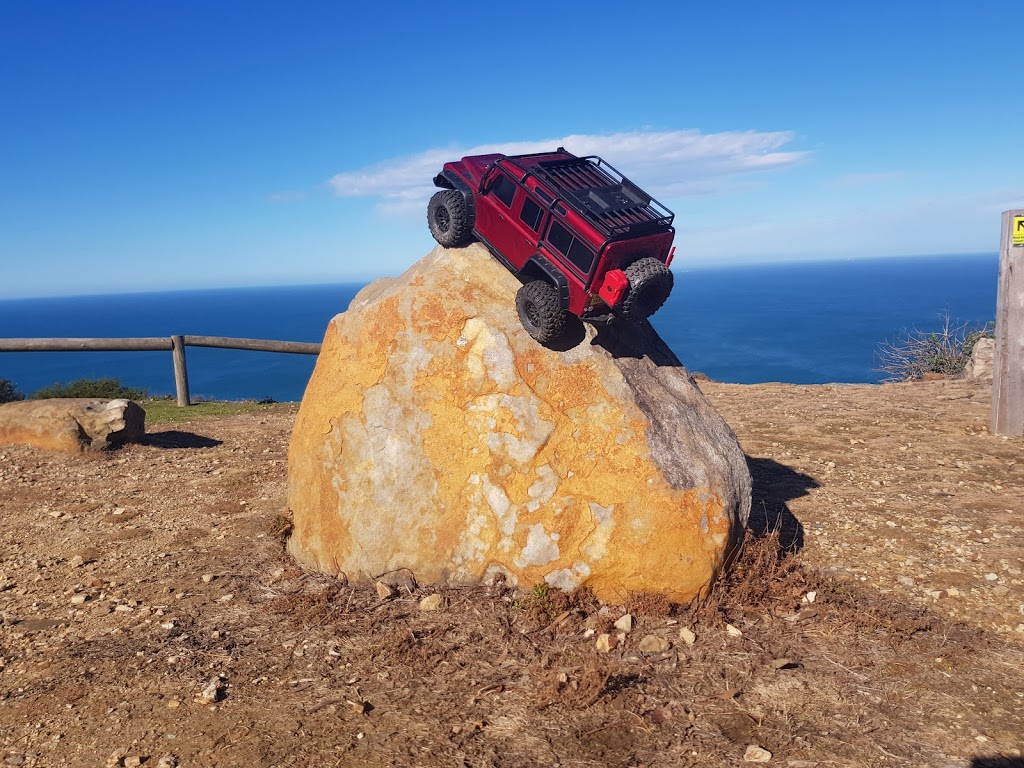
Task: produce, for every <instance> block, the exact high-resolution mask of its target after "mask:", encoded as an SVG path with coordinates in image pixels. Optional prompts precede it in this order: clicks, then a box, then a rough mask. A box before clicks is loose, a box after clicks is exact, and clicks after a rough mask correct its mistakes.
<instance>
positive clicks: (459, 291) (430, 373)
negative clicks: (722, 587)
mask: <svg viewBox="0 0 1024 768" xmlns="http://www.w3.org/2000/svg"><path fill="white" fill-rule="evenodd" d="M518 287H519V282H518V281H517V280H516V279H515V277H514V276H513V275H511V274H510V273H509V272H508V271H507V270H505V269H504V267H502V266H500V265H499V264H498V263H497V262H495V261H494V259H493V258H492V257H491V256H490V255H489V254H488V253H487V251H485V250H484V249H483V248H482V247H481V246H478V245H474V246H470V247H469V248H465V249H459V250H447V251H446V250H444V249H441V248H438V249H435V250H434V251H433V252H432V253H430V254H429V255H428V256H426V257H425V258H424V259H422V260H421V261H420V262H418V263H417V264H416V265H415V266H413V267H412V268H411V269H410V270H409V271H408V272H406V273H405V274H404V275H402V276H401V277H399V278H392V279H385V280H379V281H377V282H375V283H373V284H372V285H370V286H368V287H366V288H365V289H363V291H361V292H360V293H359V295H358V296H356V298H355V299H354V300H353V301H352V304H351V305H350V307H349V309H348V311H347V312H344V313H343V314H340V315H338V316H337V317H335V318H334V319H333V320H332V321H331V323H330V325H329V326H328V328H327V333H326V336H325V338H324V344H323V348H322V351H321V353H320V356H319V359H318V360H317V364H316V369H315V370H314V372H313V376H312V378H311V380H310V382H309V385H308V387H307V389H306V393H305V396H304V397H303V400H302V405H301V408H300V410H299V414H298V416H297V419H296V423H295V427H294V431H293V434H292V440H291V445H290V448H289V458H288V463H289V465H288V486H289V487H288V506H289V507H290V510H291V512H292V514H293V517H294V531H293V534H292V537H291V539H290V541H289V551H290V552H291V553H292V554H293V555H294V556H295V557H296V558H297V559H298V560H299V561H300V562H301V563H303V564H304V565H306V566H308V567H310V568H314V569H317V570H320V571H325V572H327V573H331V574H338V575H340V574H342V573H343V574H345V575H346V576H347V577H348V578H349V579H353V580H357V579H368V578H376V577H378V576H380V575H382V574H385V573H387V572H390V571H393V570H395V569H398V568H408V569H411V570H412V571H413V572H414V574H415V576H416V578H417V579H418V581H419V582H420V583H429V582H447V583H455V584H472V583H477V582H480V581H482V580H486V579H488V578H491V577H494V576H496V575H497V574H502V575H503V576H504V577H505V578H507V579H508V580H509V581H510V582H511V583H513V584H518V585H522V586H531V585H533V584H535V583H539V582H546V583H548V584H550V585H553V586H555V587H560V588H564V589H569V588H573V587H576V586H579V585H583V584H586V585H589V586H590V587H591V588H592V589H593V590H594V592H595V593H596V594H597V595H598V596H599V597H600V598H602V599H605V600H621V599H622V598H623V597H625V595H626V594H627V593H629V592H631V591H637V592H661V593H664V594H666V595H668V596H669V597H670V598H671V599H673V600H677V601H685V600H688V599H690V598H692V597H693V596H694V595H696V594H697V593H699V592H700V591H701V590H702V589H703V588H704V587H705V586H706V585H707V584H708V582H709V580H710V579H711V578H712V577H713V576H714V575H715V574H716V572H717V571H718V570H719V569H720V568H722V567H723V564H724V562H725V559H726V557H727V553H728V551H729V550H730V548H731V547H732V546H733V544H734V543H735V542H736V541H737V540H738V538H739V537H740V535H741V533H742V529H743V527H744V525H745V522H746V519H747V515H748V513H749V508H750V475H749V473H748V471H747V466H746V462H745V457H744V455H743V452H742V450H741V449H740V447H739V444H738V443H737V441H736V438H735V436H734V434H733V432H732V430H730V429H729V427H728V426H727V425H726V423H725V422H724V421H723V420H722V418H721V417H720V416H719V415H718V413H717V412H716V411H715V410H714V408H713V407H712V406H711V405H710V403H709V402H708V401H707V400H706V399H705V398H704V396H703V395H702V394H701V392H700V390H699V389H697V387H696V386H694V385H693V384H692V383H691V381H690V379H689V376H688V375H687V372H686V370H685V369H684V368H683V367H682V366H681V365H680V364H679V361H678V360H677V359H676V358H675V356H674V355H673V354H672V352H671V351H670V350H669V349H668V348H667V347H666V345H665V344H664V343H663V342H662V341H661V339H660V338H659V337H658V336H657V334H656V333H655V332H654V331H653V329H652V328H651V327H650V326H649V325H647V324H646V323H645V324H643V325H632V324H627V323H619V324H613V325H608V326H604V327H600V328H597V327H593V326H585V327H580V328H579V330H578V336H577V338H576V339H573V341H574V342H578V343H575V345H571V344H564V345H563V347H565V348H564V349H560V350H558V349H549V348H545V347H543V346H541V345H539V344H537V343H536V342H535V341H533V339H531V338H530V337H529V336H528V335H527V334H526V332H525V331H524V330H523V329H522V327H521V325H520V323H519V320H518V317H517V315H516V310H515V293H516V290H517V289H518ZM570 347H571V348H570Z"/></svg>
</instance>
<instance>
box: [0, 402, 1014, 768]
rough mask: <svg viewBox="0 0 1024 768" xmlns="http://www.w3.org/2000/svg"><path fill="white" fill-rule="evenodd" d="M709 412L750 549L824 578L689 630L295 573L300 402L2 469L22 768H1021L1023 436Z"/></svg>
mask: <svg viewBox="0 0 1024 768" xmlns="http://www.w3.org/2000/svg"><path fill="white" fill-rule="evenodd" d="M702 387H703V388H704V390H705V392H706V393H707V394H708V396H709V397H710V398H711V399H712V401H713V402H714V403H715V404H716V405H717V406H718V407H719V408H720V409H721V411H722V412H723V414H724V415H725V416H726V418H727V419H728V420H729V422H730V423H731V424H732V425H733V427H734V429H735V430H736V432H737V434H738V435H739V436H740V439H741V442H742V443H743V446H744V448H745V450H746V451H747V453H748V455H749V456H750V457H751V469H752V472H753V474H754V477H755V509H756V511H758V514H755V516H754V527H755V528H756V529H758V530H764V529H765V527H766V526H767V523H768V522H769V521H773V522H774V521H778V522H779V523H781V525H782V535H783V539H784V543H791V544H794V545H796V546H798V547H800V548H801V550H802V551H801V554H800V555H799V556H798V557H797V558H787V559H784V560H783V561H782V562H781V564H780V563H778V562H777V559H776V557H775V554H776V553H775V551H774V550H772V549H771V547H772V541H771V539H766V540H763V541H762V542H761V543H760V544H758V545H755V546H753V547H752V548H751V549H750V550H749V551H748V552H747V553H746V554H745V555H744V556H743V559H742V560H741V561H740V564H739V568H738V569H737V570H736V571H735V572H734V574H733V575H732V578H731V583H730V584H727V585H723V588H722V589H721V590H720V591H719V592H718V593H717V595H716V598H715V599H714V600H713V601H712V602H711V603H710V604H709V605H707V606H705V607H704V608H703V609H701V610H699V611H696V610H695V611H687V610H681V611H680V610H677V611H676V612H674V613H672V614H671V615H666V614H665V612H664V608H665V607H664V606H661V605H659V604H658V603H657V601H652V600H643V599H640V598H638V599H637V600H636V601H635V604H634V605H631V606H624V607H615V608H613V609H606V610H605V611H604V613H605V614H607V615H602V614H601V612H600V611H599V607H598V606H596V605H594V604H592V603H591V602H589V601H587V600H586V598H585V596H580V595H578V596H576V597H575V598H574V599H572V600H568V599H565V598H563V597H562V596H560V595H547V596H544V595H539V594H538V595H534V596H532V597H531V596H522V595H515V594H512V593H510V592H508V591H506V590H503V589H501V588H491V589H487V588H480V589H472V590H448V591H445V592H443V598H444V600H443V607H442V609H441V610H440V611H436V612H422V611H420V610H419V609H418V600H419V599H420V598H421V597H422V596H423V595H425V594H427V593H429V591H430V590H429V589H428V590H420V591H419V592H417V593H414V594H405V593H403V594H402V595H400V596H399V598H397V599H394V600H390V601H386V602H381V601H380V600H379V599H378V597H377V594H376V592H375V591H374V590H373V589H372V588H368V587H342V586H340V585H338V584H335V583H332V582H331V581H329V580H326V579H323V578H321V577H318V576H313V575H308V574H304V573H302V572H301V571H299V570H298V569H296V568H295V567H293V566H292V565H291V563H290V562H289V561H288V558H287V557H286V556H285V555H284V554H283V552H282V547H281V541H280V540H279V538H277V537H276V536H275V531H276V529H277V527H278V525H279V524H278V523H277V522H275V518H276V517H277V516H278V515H279V513H280V512H281V510H282V508H283V505H284V492H285V453H286V447H287V438H288V431H289V428H290V424H291V419H292V417H293V413H294V408H293V407H291V406H277V407H273V408H270V409H268V410H266V411H264V412H261V413H257V414H244V415H239V416H228V417H215V418H208V419H203V420H201V421H195V422H189V421H187V420H185V421H182V422H180V423H177V424H174V425H172V426H169V427H158V428H157V430H158V431H157V432H156V434H153V435H151V437H150V439H149V441H148V444H147V445H140V446H133V447H131V448H129V449H127V450H125V451H122V452H120V453H113V454H105V455H101V456H95V457H87V458H85V459H76V458H71V457H65V456H58V455H48V454H43V453H40V452H37V451H34V450H31V449H27V448H3V449H0V508H2V514H3V525H2V528H0V612H2V618H3V622H2V626H0V764H2V765H25V766H34V765H82V766H93V765H104V764H108V763H109V764H110V765H117V764H123V765H125V764H127V765H130V764H134V762H135V760H134V759H135V758H138V759H140V760H141V761H142V764H143V765H149V766H156V765H157V763H158V761H159V760H160V758H161V757H162V756H164V755H173V758H174V761H175V762H176V763H177V764H178V765H180V766H214V765H216V766H231V765H247V766H255V765H296V766H299V765H312V764H315V765H328V766H329V765H468V766H484V765H506V766H528V765H556V764H561V765H565V766H569V765H633V766H638V765H648V766H654V765H659V766H679V765H701V766H706V765H741V764H743V755H744V752H745V750H746V749H747V747H748V746H749V745H757V746H759V747H761V748H763V749H765V750H768V751H769V752H771V753H772V758H771V763H770V764H774V765H790V766H794V768H795V767H796V766H801V765H803V766H807V765H810V764H817V765H822V766H825V765H851V766H901V765H928V766H932V765H934V766H967V765H973V766H975V768H979V767H980V766H983V765H988V764H991V765H1000V766H1002V768H1011V767H1012V766H1018V767H1019V766H1021V765H1024V763H1021V761H1020V750H1021V749H1024V741H1022V734H1024V672H1022V669H1024V623H1022V622H1024V613H1022V611H1024V577H1022V573H1021V569H1022V568H1024V563H1022V561H1021V549H1020V543H1019V542H1020V539H1021V533H1022V530H1024V518H1022V515H1024V509H1022V508H1024V503H1022V501H1021V499H1022V498H1024V441H1022V440H1020V439H1012V440H1003V439H1000V438H995V437H992V436H990V435H988V434H987V432H986V431H985V429H984V425H985V423H986V422H987V419H988V393H987V388H985V387H982V386H978V385H969V384H963V383H956V382H929V383H924V384H917V385H899V386H885V387H851V386H825V387H792V386H784V385H763V386H756V387H754V386H733V385H723V384H711V383H704V384H702ZM801 562H802V563H804V564H806V565H802V564H801ZM809 592H813V593H815V594H814V601H813V602H809V601H808V599H807V596H808V593H809ZM625 609H630V610H632V611H633V612H634V613H636V614H638V619H637V627H636V628H635V629H634V630H633V632H632V633H631V634H630V635H629V636H627V637H626V638H625V643H624V646H623V647H620V648H618V649H616V650H614V651H613V652H612V653H610V654H607V655H604V654H599V653H598V652H597V651H596V650H595V648H594V640H593V638H588V637H586V636H585V633H586V631H587V630H588V629H596V630H598V631H606V630H607V629H608V628H609V625H610V624H611V622H612V621H613V620H614V619H616V618H618V616H619V615H620V614H621V612H622V611H623V610H625ZM727 624H729V625H731V626H732V627H733V629H732V630H731V631H730V630H729V629H728V627H727V626H726V625H727ZM683 627H686V628H690V627H692V629H693V631H694V632H695V634H696V642H695V644H694V645H693V646H692V647H691V646H689V645H687V644H686V643H685V642H684V641H683V640H681V639H680V636H679V631H680V629H681V628H683ZM737 631H738V632H739V633H740V634H738V635H737V634H736V632H737ZM647 635H654V636H656V637H658V638H661V639H664V640H668V641H669V643H670V644H671V647H670V649H669V650H668V651H666V652H658V653H653V654H643V653H640V652H639V651H638V650H637V648H638V645H639V642H640V640H641V639H642V638H644V637H645V636H647ZM783 662H785V663H783ZM211 683H214V684H213V686H212V687H211V686H210V684H211ZM204 688H205V689H208V692H209V691H213V697H214V698H216V699H217V700H216V701H215V702H214V701H210V700H206V701H204V700H202V698H201V694H202V692H203V690H204ZM197 697H200V698H199V699H198V700H197ZM981 756H984V757H986V758H993V759H995V758H1000V756H1001V758H1000V760H1001V762H998V761H997V762H991V763H987V762H984V761H981V759H980V757H981ZM975 758H977V759H975ZM972 759H975V761H974V762H973V763H972V762H971V761H972ZM801 761H803V762H801ZM165 764H166V763H165Z"/></svg>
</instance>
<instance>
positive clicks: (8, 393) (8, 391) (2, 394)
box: [0, 379, 25, 404]
mask: <svg viewBox="0 0 1024 768" xmlns="http://www.w3.org/2000/svg"><path fill="white" fill-rule="evenodd" d="M24 399H25V396H24V395H23V394H21V392H20V391H19V390H18V388H17V387H16V386H14V382H13V381H8V380H7V379H0V404H2V403H11V402H14V401H15V400H24Z"/></svg>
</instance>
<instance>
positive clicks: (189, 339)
mask: <svg viewBox="0 0 1024 768" xmlns="http://www.w3.org/2000/svg"><path fill="white" fill-rule="evenodd" d="M185 347H216V348H218V349H247V350H253V351H256V352H286V353H290V354H294V355H319V354H320V345H319V344H314V343H309V342H304V341H275V340H273V339H235V338H231V337H228V336H170V337H163V336H157V337H144V338H125V339H0V352H146V351H164V352H167V351H170V353H171V357H172V360H173V362H174V388H175V390H176V392H177V396H178V405H179V406H181V407H184V406H186V405H191V400H190V398H189V391H188V367H187V366H186V364H185Z"/></svg>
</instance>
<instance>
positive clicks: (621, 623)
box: [615, 613, 633, 632]
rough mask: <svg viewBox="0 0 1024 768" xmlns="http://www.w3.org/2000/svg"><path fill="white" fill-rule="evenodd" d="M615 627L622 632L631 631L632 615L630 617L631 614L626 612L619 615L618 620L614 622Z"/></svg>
mask: <svg viewBox="0 0 1024 768" xmlns="http://www.w3.org/2000/svg"><path fill="white" fill-rule="evenodd" d="M615 628H616V629H618V630H621V631H623V632H632V631H633V617H632V615H630V614H628V613H627V614H625V615H624V616H620V617H619V618H618V620H617V621H616V622H615Z"/></svg>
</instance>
